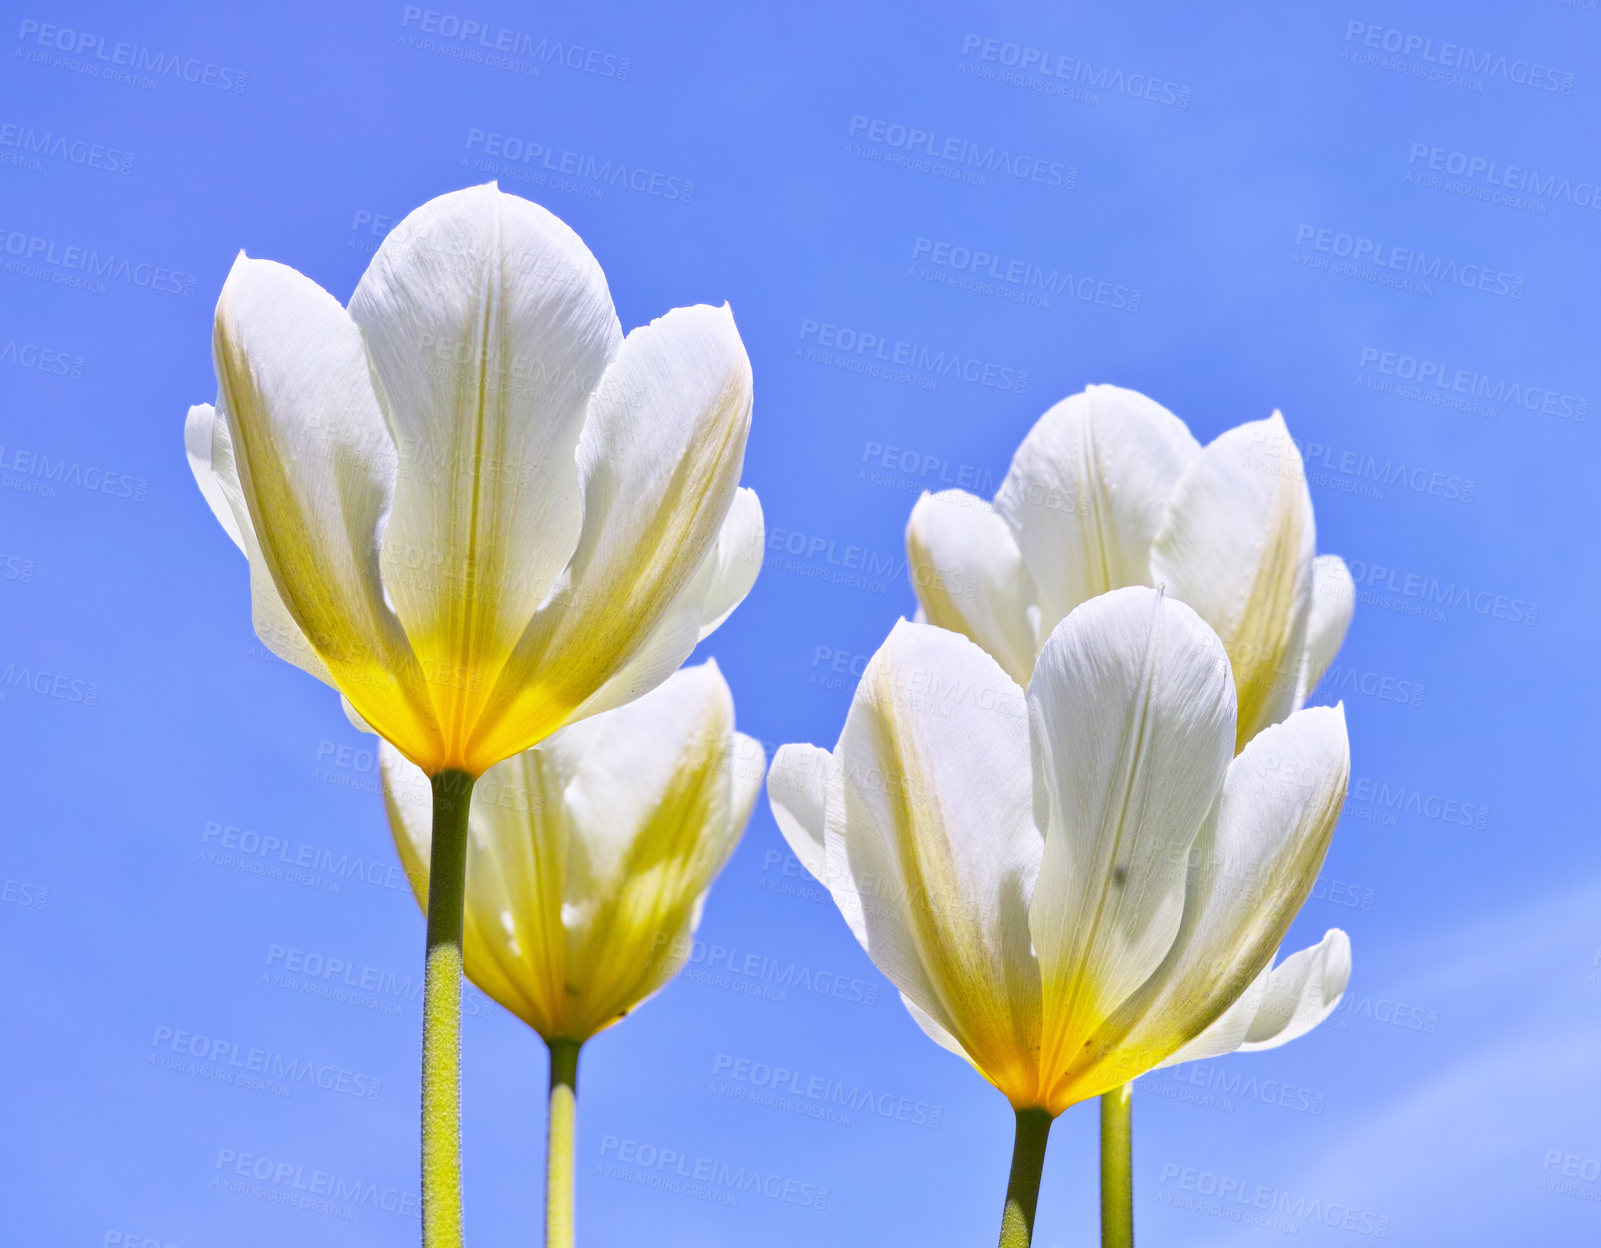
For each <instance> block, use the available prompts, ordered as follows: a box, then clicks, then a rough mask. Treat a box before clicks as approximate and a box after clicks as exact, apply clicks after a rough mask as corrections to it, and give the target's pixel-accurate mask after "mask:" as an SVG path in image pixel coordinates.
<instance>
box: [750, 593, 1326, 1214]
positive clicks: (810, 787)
mask: <svg viewBox="0 0 1601 1248" xmlns="http://www.w3.org/2000/svg"><path fill="white" fill-rule="evenodd" d="M1237 713H1238V712H1237V706H1236V699H1235V691H1234V682H1233V679H1232V677H1231V672H1230V666H1229V660H1228V655H1227V653H1226V651H1225V649H1224V645H1223V643H1222V641H1221V640H1220V639H1219V638H1218V636H1217V635H1216V634H1215V633H1214V632H1213V631H1212V630H1211V629H1210V628H1209V627H1208V626H1207V625H1206V623H1205V622H1204V621H1203V620H1202V619H1201V618H1200V616H1199V615H1197V614H1196V612H1195V611H1194V610H1192V609H1191V608H1190V607H1188V606H1186V605H1184V604H1183V603H1181V602H1179V601H1178V600H1176V599H1175V598H1173V597H1170V596H1165V595H1164V594H1162V593H1161V592H1160V591H1158V590H1152V589H1147V588H1143V587H1130V588H1125V589H1120V590H1115V591H1113V592H1111V593H1109V594H1105V595H1102V596H1100V597H1096V598H1092V599H1090V600H1089V601H1088V602H1086V603H1084V604H1082V605H1081V606H1079V607H1077V608H1075V609H1074V610H1073V611H1072V612H1070V613H1069V614H1068V615H1067V617H1066V618H1065V619H1064V620H1063V621H1062V622H1061V623H1060V624H1058V625H1057V626H1056V628H1055V629H1053V630H1052V632H1051V634H1050V636H1049V637H1048V638H1047V639H1046V641H1045V644H1044V646H1043V647H1042V648H1041V650H1040V653H1039V656H1038V659H1037V661H1036V662H1035V664H1034V670H1033V675H1032V677H1031V679H1030V680H1029V683H1028V688H1027V690H1026V691H1025V690H1024V689H1023V688H1021V687H1020V686H1019V685H1018V684H1017V683H1016V682H1014V681H1013V680H1012V678H1011V677H1010V676H1009V675H1008V674H1007V672H1006V671H1005V669H1004V668H1003V667H1002V666H1001V664H1000V663H999V662H997V661H996V659H994V658H993V657H991V656H990V655H989V654H988V653H986V652H985V651H984V650H982V649H980V648H979V647H978V646H977V645H975V644H973V643H972V642H971V641H969V640H968V639H967V638H965V637H962V636H960V635H958V634H956V633H952V632H948V631H946V630H944V629H940V628H936V627H934V626H932V625H927V624H914V623H907V622H905V621H902V622H901V623H899V624H897V625H896V626H895V629H894V631H893V632H892V633H891V634H890V636H889V639H888V640H887V641H886V642H885V644H884V646H883V647H882V648H881V649H880V650H879V652H878V653H877V654H876V655H874V657H873V659H872V660H871V662H869V663H868V665H867V668H866V671H865V672H864V674H863V676H862V678H861V681H860V683H859V685H858V686H857V690H856V693H855V696H854V698H853V701H852V704H851V708H850V712H849V714H848V715H847V717H846V721H845V727H844V730H843V731H842V732H841V734H840V738H839V743H838V744H837V745H836V746H835V748H834V750H833V751H832V752H829V751H826V750H822V749H819V748H817V747H815V746H807V745H786V746H783V747H782V748H781V749H780V750H779V751H778V754H777V755H776V757H775V758H774V760H773V768H772V771H771V773H770V774H769V777H768V795H769V799H770V801H771V803H772V806H773V811H774V814H775V816H776V817H777V820H778V825H779V828H780V829H781V830H782V832H783V834H784V836H785V838H786V839H787V840H788V842H789V844H790V846H791V848H792V849H793V850H794V852H795V854H796V856H797V857H799V858H800V860H801V862H802V863H803V864H804V865H805V866H806V868H807V869H808V870H809V871H810V872H811V873H812V874H813V875H814V876H816V877H817V879H818V880H819V881H820V882H821V883H823V884H824V885H825V886H826V887H827V888H828V890H829V892H830V893H831V894H832V896H833V898H834V902H835V904H836V905H837V906H838V907H839V909H840V912H841V914H843V916H844V918H845V921H846V923H847V924H848V925H849V926H850V929H851V931H852V933H853V934H854V935H855V936H856V938H857V940H858V941H859V942H860V943H861V945H862V947H863V949H865V950H866V952H867V954H868V956H869V957H871V958H872V959H873V961H874V962H875V963H876V964H877V966H878V968H879V969H880V970H881V971H883V973H884V974H885V975H886V976H887V977H888V978H889V979H890V980H891V981H892V982H893V983H894V984H895V985H896V986H897V987H898V988H899V989H900V991H901V997H902V999H903V1000H904V1001H905V1003H906V1007H907V1010H908V1011H909V1012H910V1013H911V1015H912V1017H913V1018H914V1019H915V1020H916V1022H917V1023H918V1025H919V1026H920V1027H921V1028H922V1029H923V1031H924V1032H926V1033H927V1034H928V1036H929V1037H930V1038H931V1039H933V1040H934V1041H935V1042H936V1043H937V1044H940V1045H942V1046H943V1047H944V1048H946V1049H949V1050H950V1051H951V1052H953V1053H955V1054H957V1055H958V1056H960V1057H963V1058H965V1059H966V1060H967V1061H968V1062H969V1063H971V1064H972V1065H973V1066H974V1068H976V1069H977V1070H978V1072H979V1073H980V1074H981V1075H983V1076H984V1077H985V1078H986V1079H988V1080H989V1081H990V1083H992V1084H994V1085H995V1087H996V1088H998V1089H999V1090H1000V1091H1001V1092H1002V1093H1003V1094H1004V1095H1005V1096H1006V1098H1007V1100H1008V1101H1009V1102H1010V1103H1011V1105H1012V1107H1013V1109H1014V1110H1015V1111H1016V1116H1017V1134H1016V1144H1015V1150H1014V1154H1013V1161H1012V1171H1011V1177H1010V1181H1009V1184H1008V1190H1007V1199H1006V1204H1005V1206H1004V1213H1003V1222H1002V1236H1001V1243H1002V1244H1003V1245H1023V1244H1027V1243H1028V1242H1029V1239H1030V1237H1031V1235H1032V1225H1033V1217H1034V1208H1035V1200H1036V1198H1037V1193H1038V1187H1039V1177H1040V1170H1041V1167H1042V1165H1043V1162H1044V1151H1045V1143H1046V1138H1047V1134H1048V1132H1049V1130H1050V1125H1051V1123H1052V1122H1053V1121H1054V1120H1055V1118H1056V1117H1057V1115H1059V1114H1060V1113H1061V1112H1062V1111H1063V1110H1065V1109H1066V1108H1067V1107H1068V1106H1070V1105H1073V1104H1075V1103H1077V1102H1079V1101H1082V1100H1085V1099H1087V1098H1089V1097H1093V1096H1099V1095H1100V1094H1102V1093H1105V1092H1108V1091H1110V1090H1112V1089H1115V1088H1119V1087H1121V1086H1122V1085H1125V1084H1127V1083H1128V1082H1129V1081H1130V1080H1132V1079H1134V1078H1135V1077H1136V1076H1138V1075H1140V1074H1142V1073H1144V1072H1146V1071H1149V1070H1152V1069H1154V1068H1155V1067H1158V1066H1160V1065H1162V1064H1164V1063H1166V1062H1169V1061H1173V1060H1183V1059H1184V1058H1186V1057H1190V1056H1200V1055H1202V1054H1205V1055H1215V1054H1217V1053H1221V1052H1227V1051H1229V1050H1231V1049H1234V1048H1269V1047H1272V1046H1274V1045H1277V1044H1282V1043H1284V1042H1285V1041H1287V1040H1289V1039H1292V1038H1294V1037H1295V1036H1298V1035H1300V1034H1302V1033H1303V1032H1305V1031H1306V1030H1308V1029H1309V1028H1311V1027H1312V1026H1315V1025H1316V1023H1317V1022H1318V1021H1320V1020H1321V1019H1322V1018H1324V1017H1326V1016H1327V1015H1328V1013H1329V1012H1330V1011H1331V1010H1332V1009H1333V1008H1334V1006H1335V1005H1336V1004H1337V1003H1338V1000H1339V997H1340V994H1341V993H1342V992H1343V990H1344V986H1345V982H1346V979H1347V976H1348V974H1349V966H1350V959H1349V946H1348V944H1347V942H1346V939H1345V936H1344V934H1343V933H1341V932H1338V931H1333V932H1330V933H1329V934H1328V935H1327V936H1326V937H1325V938H1324V940H1323V942H1322V943H1321V944H1319V945H1317V946H1314V947H1313V948H1312V949H1310V950H1307V951H1305V952H1303V953H1299V954H1296V955H1294V956H1292V957H1290V958H1287V959H1285V960H1284V961H1283V962H1282V963H1280V964H1279V965H1278V966H1273V965H1272V959H1273V956H1274V952H1275V950H1276V949H1277V948H1278V946H1279V943H1280V942H1281V941H1282V940H1283V938H1284V936H1285V933H1286V932H1287V930H1288V928H1289V926H1290V923H1291V921H1292V920H1293V919H1294V917H1295V915H1296V912H1297V911H1298V910H1299V908H1300V906H1301V905H1302V903H1303V902H1304V901H1305V900H1306V897H1307V895H1308V894H1309V892H1310V891H1311V888H1312V885H1313V882H1314V881H1315V880H1316V878H1317V874H1318V869H1319V866H1320V865H1321V863H1322V861H1323V857H1324V853H1325V851H1326V850H1327V848H1328V844H1329V838H1330V836H1331V835H1332V833H1333V831H1334V826H1335V823H1336V822H1337V820H1338V818H1339V814H1340V808H1341V806H1342V805H1343V803H1344V800H1345V791H1346V783H1347V778H1348V774H1349V767H1350V765H1349V753H1348V747H1347V743H1346V734H1345V715H1344V710H1343V708H1340V707H1333V708H1330V707H1309V708H1307V709H1305V710H1301V711H1297V712H1295V713H1294V714H1292V715H1290V716H1289V717H1288V718H1287V719H1285V720H1284V721H1283V722H1281V723H1278V724H1275V725H1272V726H1270V727H1267V728H1265V729H1263V731H1262V732H1260V733H1258V734H1257V736H1256V737H1255V738H1254V739H1253V740H1252V741H1251V742H1250V743H1248V744H1247V745H1246V747H1245V748H1244V750H1242V751H1241V752H1240V753H1239V755H1238V756H1237V757H1236V755H1235V752H1234V741H1235V734H1236V731H1237Z"/></svg>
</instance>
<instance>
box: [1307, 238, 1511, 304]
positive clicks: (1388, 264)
mask: <svg viewBox="0 0 1601 1248" xmlns="http://www.w3.org/2000/svg"><path fill="white" fill-rule="evenodd" d="M1295 246H1296V249H1297V250H1296V255H1297V257H1298V258H1299V257H1300V256H1301V255H1302V254H1303V253H1302V251H1301V249H1302V248H1306V249H1307V251H1308V252H1321V253H1323V254H1324V255H1331V256H1334V257H1336V258H1338V259H1341V260H1348V261H1350V264H1351V266H1356V265H1364V264H1366V265H1372V266H1373V269H1376V270H1393V271H1395V272H1400V273H1405V274H1407V275H1408V276H1409V277H1412V278H1426V279H1428V280H1429V281H1431V282H1442V283H1447V284H1450V285H1453V286H1462V287H1465V288H1467V289H1468V290H1480V291H1483V292H1484V293H1485V294H1487V295H1503V296H1505V297H1506V298H1508V299H1521V298H1523V286H1524V280H1525V279H1524V278H1523V277H1521V276H1520V275H1518V274H1514V273H1504V272H1502V271H1501V270H1500V269H1493V268H1491V267H1489V266H1488V265H1484V264H1473V263H1462V262H1460V261H1457V260H1452V259H1449V258H1447V257H1445V256H1442V255H1439V254H1438V253H1436V254H1435V256H1434V257H1433V258H1432V259H1431V258H1430V257H1429V256H1428V255H1426V254H1425V253H1424V252H1421V251H1416V250H1413V249H1410V248H1406V247H1396V246H1393V245H1391V244H1388V243H1385V242H1384V241H1382V240H1381V239H1373V238H1363V237H1362V236H1361V235H1359V234H1346V233H1343V232H1340V231H1336V230H1332V229H1325V228H1323V227H1320V226H1316V225H1301V226H1298V227H1296V231H1295ZM1311 267H1314V268H1321V267H1329V266H1327V265H1313V266H1311ZM1371 271H1372V270H1369V272H1371ZM1347 276H1352V277H1361V276H1364V273H1362V272H1353V273H1350V274H1347ZM1386 278H1389V279H1390V280H1388V281H1386V280H1385V279H1386ZM1374 279H1376V280H1378V281H1379V282H1380V284H1381V285H1400V284H1401V281H1399V280H1397V279H1394V278H1390V275H1389V274H1388V273H1384V272H1379V273H1376V274H1375V275H1374ZM1374 279H1370V280H1374ZM1425 293H1432V292H1431V291H1425Z"/></svg>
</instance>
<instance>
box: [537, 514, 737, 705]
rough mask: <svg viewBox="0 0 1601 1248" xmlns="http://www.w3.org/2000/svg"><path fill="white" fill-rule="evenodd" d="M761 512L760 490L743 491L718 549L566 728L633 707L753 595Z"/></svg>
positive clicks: (719, 534)
mask: <svg viewBox="0 0 1601 1248" xmlns="http://www.w3.org/2000/svg"><path fill="white" fill-rule="evenodd" d="M764 540H765V539H764V533H763V527H762V508H761V503H760V502H758V501H757V498H756V491H754V490H747V489H744V488H741V489H739V490H738V491H736V492H735V494H734V503H733V505H732V506H731V507H730V508H729V509H728V515H727V516H726V517H725V518H724V519H723V527H722V528H721V529H719V530H718V532H717V541H716V544H715V545H714V546H713V547H712V549H711V550H709V551H707V552H706V556H705V558H703V559H702V560H701V564H700V567H699V568H697V569H696V571H695V575H694V576H693V577H691V578H690V581H689V583H688V584H687V585H685V586H684V588H683V589H681V590H680V591H679V592H678V597H677V598H675V599H674V600H673V603H672V605H671V606H669V607H668V608H667V610H666V611H665V612H663V613H662V617H661V619H660V620H658V621H657V623H656V626H655V627H654V628H653V629H652V630H651V631H650V633H649V635H648V636H647V637H646V638H645V640H644V642H643V643H641V645H640V647H639V648H638V649H637V650H635V651H634V653H633V654H632V655H630V656H629V658H628V660H627V661H626V662H625V663H624V664H623V665H622V666H621V667H620V668H618V669H617V671H616V672H614V673H613V674H612V675H611V676H610V677H608V678H607V680H606V682H605V683H604V684H602V685H601V686H600V688H598V689H596V690H595V691H594V692H593V693H592V694H590V695H589V696H588V697H587V698H585V699H584V701H583V702H581V703H579V705H578V706H577V708H576V709H574V710H573V711H572V713H571V714H569V715H568V716H567V722H568V723H574V722H576V721H578V720H580V719H586V718H588V717H589V716H591V715H598V714H599V713H600V712H602V711H609V710H612V709H613V708H615V707H619V706H622V705H624V704H625V703H628V702H632V701H633V700H634V699H635V698H637V697H638V696H639V695H640V694H642V693H647V692H649V691H650V690H652V689H654V688H655V687H656V686H657V685H659V684H661V682H662V681H664V680H665V679H667V677H668V676H670V675H672V673H674V672H676V671H677V670H678V669H679V668H680V667H682V666H683V663H684V660H685V659H687V658H689V656H690V654H691V652H692V651H693V650H694V649H695V646H696V644H697V643H699V642H700V641H702V640H703V639H705V638H706V637H707V636H709V635H710V634H711V633H712V632H714V631H715V630H716V629H717V628H718V626H719V625H721V624H722V622H723V621H724V620H726V619H727V618H728V616H729V615H730V614H731V613H732V612H733V610H734V608H735V607H737V606H738V605H739V604H740V602H741V601H742V600H743V599H744V597H745V595H746V594H747V593H749V592H750V588H751V586H752V585H753V584H754V583H755V581H756V574H757V573H758V572H760V571H761V564H762V543H763V541H764Z"/></svg>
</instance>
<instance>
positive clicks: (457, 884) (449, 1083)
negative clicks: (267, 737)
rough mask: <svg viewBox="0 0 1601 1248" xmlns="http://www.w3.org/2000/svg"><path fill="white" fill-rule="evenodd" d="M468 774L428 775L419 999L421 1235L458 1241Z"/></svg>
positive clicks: (434, 1244) (439, 1246)
mask: <svg viewBox="0 0 1601 1248" xmlns="http://www.w3.org/2000/svg"><path fill="white" fill-rule="evenodd" d="M473 780H474V777H472V776H469V775H468V774H467V773H466V772H464V771H442V772H440V773H439V774H438V775H437V776H435V777H434V779H433V787H434V830H433V847H432V849H431V850H430V851H429V864H428V961H427V964H426V968H425V970H424V973H423V1005H422V1242H423V1246H424V1248H461V929H462V918H463V915H464V914H465V912H466V903H467V810H468V808H469V806H470V805H471V804H472V794H473Z"/></svg>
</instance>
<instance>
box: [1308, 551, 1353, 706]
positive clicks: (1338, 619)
mask: <svg viewBox="0 0 1601 1248" xmlns="http://www.w3.org/2000/svg"><path fill="white" fill-rule="evenodd" d="M1355 608H1356V586H1355V585H1354V584H1353V583H1352V581H1351V570H1350V569H1349V568H1347V567H1346V566H1345V560H1344V559H1341V558H1340V557H1339V556H1338V555H1319V556H1318V557H1317V558H1316V559H1314V560H1313V561H1312V613H1311V615H1310V617H1309V618H1308V620H1307V625H1306V650H1305V652H1304V654H1305V657H1304V659H1303V662H1302V668H1301V699H1302V700H1303V701H1304V700H1305V699H1306V697H1307V695H1309V694H1310V693H1311V692H1312V690H1314V689H1316V688H1317V683H1318V681H1320V680H1322V679H1323V673H1324V672H1326V671H1328V670H1329V664H1330V663H1332V662H1334V656H1335V655H1336V654H1338V653H1339V652H1340V646H1341V645H1342V644H1343V643H1344V641H1345V632H1346V630H1347V629H1348V628H1350V627H1351V613H1352V611H1353V610H1355Z"/></svg>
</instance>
